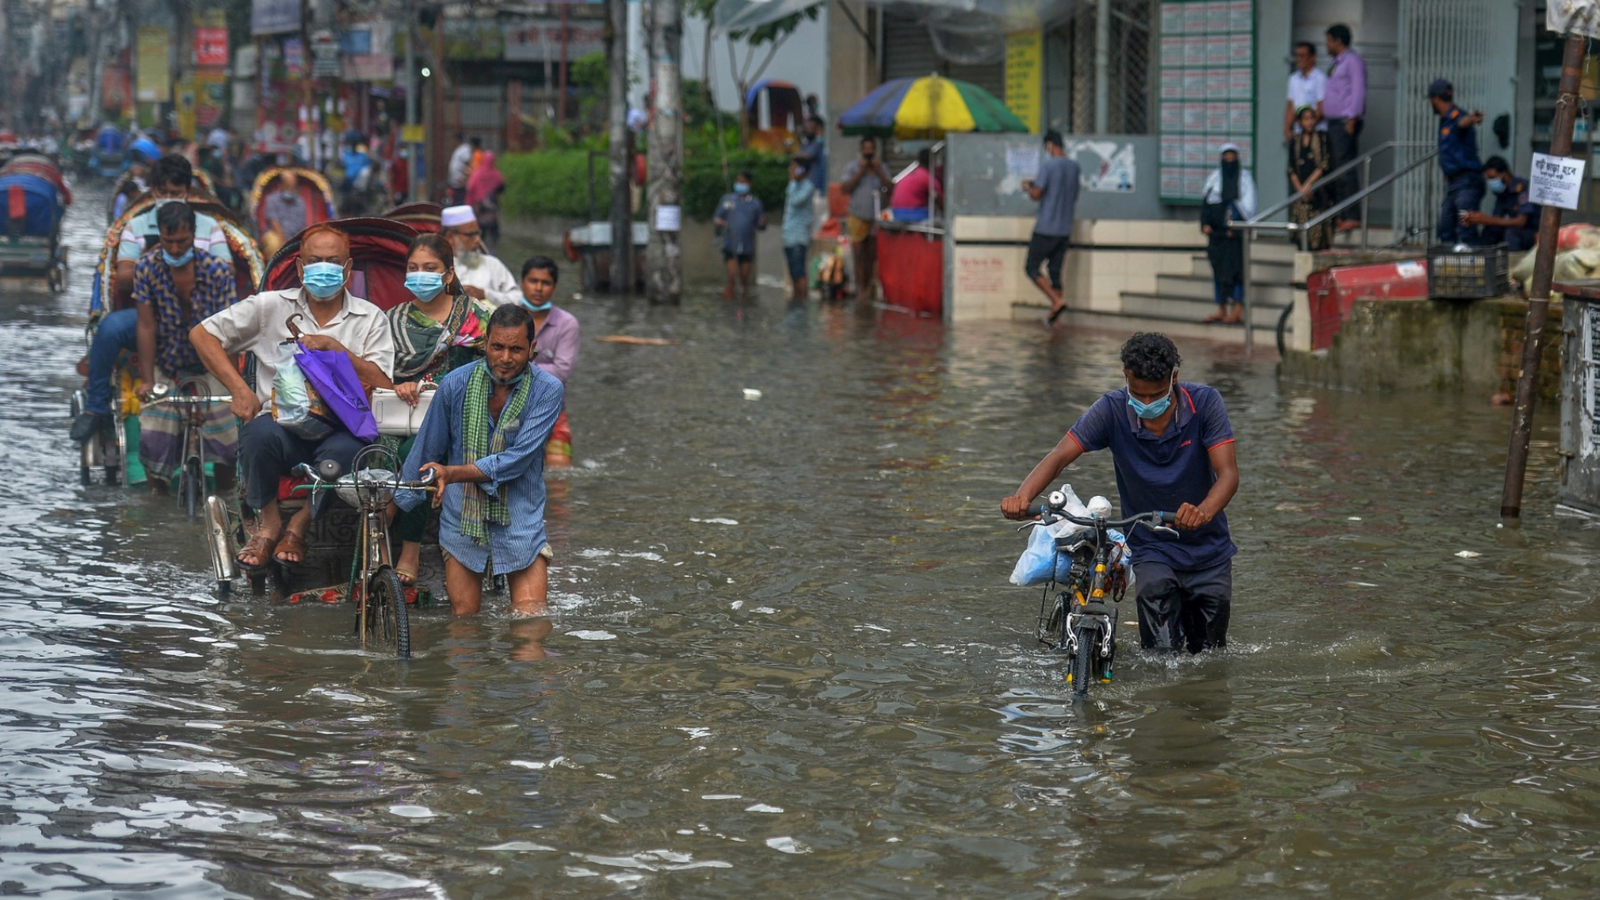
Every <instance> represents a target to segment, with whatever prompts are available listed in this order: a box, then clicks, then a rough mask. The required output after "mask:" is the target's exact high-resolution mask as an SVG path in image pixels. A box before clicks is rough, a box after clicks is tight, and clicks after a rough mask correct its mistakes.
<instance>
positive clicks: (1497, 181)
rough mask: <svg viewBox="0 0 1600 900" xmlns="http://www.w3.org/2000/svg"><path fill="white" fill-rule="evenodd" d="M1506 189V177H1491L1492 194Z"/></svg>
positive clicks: (1490, 187)
mask: <svg viewBox="0 0 1600 900" xmlns="http://www.w3.org/2000/svg"><path fill="white" fill-rule="evenodd" d="M1505 189H1506V182H1505V179H1504V178H1491V179H1489V192H1490V193H1491V194H1499V193H1503V192H1504V191H1505Z"/></svg>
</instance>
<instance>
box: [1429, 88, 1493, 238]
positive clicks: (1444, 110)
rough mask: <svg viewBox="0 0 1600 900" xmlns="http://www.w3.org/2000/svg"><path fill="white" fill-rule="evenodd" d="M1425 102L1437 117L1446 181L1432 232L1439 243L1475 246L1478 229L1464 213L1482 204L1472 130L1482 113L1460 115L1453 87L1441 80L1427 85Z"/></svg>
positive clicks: (1480, 169)
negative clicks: (1426, 99)
mask: <svg viewBox="0 0 1600 900" xmlns="http://www.w3.org/2000/svg"><path fill="white" fill-rule="evenodd" d="M1428 102H1429V103H1431V104H1433V111H1434V112H1436V113H1438V114H1439V167H1440V168H1442V169H1444V182H1445V187H1444V203H1442V204H1440V206H1439V226H1438V230H1437V231H1435V232H1434V233H1435V234H1436V235H1437V236H1438V239H1439V243H1441V244H1476V243H1478V226H1476V225H1470V224H1467V221H1466V214H1467V213H1472V212H1477V211H1478V207H1479V206H1481V205H1482V204H1483V163H1482V162H1481V161H1479V159H1478V132H1477V130H1476V129H1475V127H1474V126H1476V125H1481V124H1482V123H1483V113H1481V112H1470V113H1466V112H1462V111H1461V107H1459V106H1456V103H1455V88H1453V87H1451V85H1450V82H1448V81H1445V80H1444V79H1443V78H1437V79H1434V82H1433V84H1430V85H1428Z"/></svg>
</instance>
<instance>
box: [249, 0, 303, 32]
mask: <svg viewBox="0 0 1600 900" xmlns="http://www.w3.org/2000/svg"><path fill="white" fill-rule="evenodd" d="M300 4H301V0H252V3H251V4H250V33H251V34H253V35H258V36H259V35H263V34H283V33H285V32H290V31H299V30H300Z"/></svg>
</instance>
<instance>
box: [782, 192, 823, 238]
mask: <svg viewBox="0 0 1600 900" xmlns="http://www.w3.org/2000/svg"><path fill="white" fill-rule="evenodd" d="M816 192H817V189H816V187H814V186H813V185H812V184H811V182H810V181H808V180H807V179H804V178H802V179H800V180H799V181H794V180H792V179H791V180H790V181H789V186H788V187H787V188H785V189H784V193H783V245H784V246H785V247H793V246H795V245H796V244H809V243H811V195H812V194H815V193H816Z"/></svg>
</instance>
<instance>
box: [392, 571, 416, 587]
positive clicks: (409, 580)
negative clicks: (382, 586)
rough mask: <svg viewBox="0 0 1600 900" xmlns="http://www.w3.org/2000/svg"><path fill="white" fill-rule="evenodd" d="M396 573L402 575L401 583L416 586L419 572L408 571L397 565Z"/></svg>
mask: <svg viewBox="0 0 1600 900" xmlns="http://www.w3.org/2000/svg"><path fill="white" fill-rule="evenodd" d="M394 574H396V575H398V576H400V583H401V584H402V585H404V586H406V587H416V584H417V573H415V572H408V571H406V570H405V569H402V568H400V567H399V566H396V567H395V570H394Z"/></svg>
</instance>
